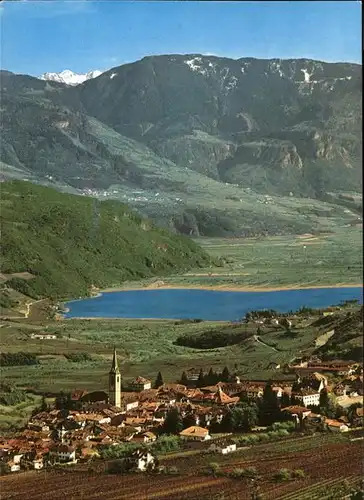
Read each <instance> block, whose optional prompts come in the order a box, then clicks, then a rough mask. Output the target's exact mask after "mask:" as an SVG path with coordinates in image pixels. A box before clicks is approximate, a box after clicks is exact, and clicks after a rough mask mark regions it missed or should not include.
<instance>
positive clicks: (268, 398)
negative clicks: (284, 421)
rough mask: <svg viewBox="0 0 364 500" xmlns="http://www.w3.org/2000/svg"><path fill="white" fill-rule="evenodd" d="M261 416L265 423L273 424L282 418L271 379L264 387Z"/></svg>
mask: <svg viewBox="0 0 364 500" xmlns="http://www.w3.org/2000/svg"><path fill="white" fill-rule="evenodd" d="M260 416H261V419H262V423H263V424H264V425H271V424H272V423H273V422H276V421H277V420H280V418H281V412H280V409H279V404H278V398H277V394H276V393H275V391H273V386H272V382H271V381H268V382H267V384H266V386H265V387H264V391H263V399H262V402H261V412H260Z"/></svg>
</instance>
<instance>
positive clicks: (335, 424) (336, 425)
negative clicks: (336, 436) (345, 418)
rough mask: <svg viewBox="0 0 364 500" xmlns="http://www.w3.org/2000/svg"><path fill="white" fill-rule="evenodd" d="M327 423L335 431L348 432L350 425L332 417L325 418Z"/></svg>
mask: <svg viewBox="0 0 364 500" xmlns="http://www.w3.org/2000/svg"><path fill="white" fill-rule="evenodd" d="M325 424H326V425H327V427H328V428H329V429H330V431H333V432H348V430H349V427H348V426H347V425H345V424H343V423H342V422H339V421H338V420H332V419H331V418H327V419H326V420H325Z"/></svg>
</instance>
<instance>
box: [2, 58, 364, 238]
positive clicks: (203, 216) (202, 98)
mask: <svg viewBox="0 0 364 500" xmlns="http://www.w3.org/2000/svg"><path fill="white" fill-rule="evenodd" d="M54 80H55V78H45V76H44V75H42V79H37V78H34V77H31V76H28V75H15V74H13V73H10V72H7V71H2V72H1V89H2V99H1V108H2V120H1V124H0V131H1V134H2V138H3V140H2V143H1V147H0V160H1V162H2V163H1V177H2V179H3V180H4V179H13V178H16V179H26V180H30V181H32V182H35V183H41V184H45V185H51V186H54V187H56V188H57V189H59V190H62V191H68V192H71V193H76V194H87V195H91V196H95V197H98V198H100V199H108V198H113V199H118V200H122V201H124V202H126V203H128V204H129V205H130V206H132V207H134V208H136V209H137V210H138V211H139V212H140V213H141V214H143V215H146V216H149V217H151V218H152V219H154V220H155V221H157V223H158V224H160V225H164V226H165V227H168V228H170V229H172V230H173V231H177V232H182V233H186V234H191V235H197V236H198V235H205V236H217V235H235V236H249V235H254V234H284V233H292V232H295V233H297V232H298V233H299V232H314V231H330V230H332V229H333V228H334V227H336V226H338V225H345V224H350V223H353V221H356V222H358V221H359V222H360V214H361V194H360V193H361V161H362V140H361V130H362V118H361V115H362V108H361V96H362V93H361V92H362V91H361V87H362V76H361V66H360V65H358V64H352V63H325V62H320V61H314V60H310V59H290V60H281V59H270V60H263V59H254V58H242V59H237V60H236V59H228V58H221V57H215V56H203V55H199V54H192V55H191V54H189V55H166V56H150V57H145V58H144V59H142V60H140V61H137V62H135V63H131V64H125V65H122V66H119V67H116V68H112V69H110V70H108V71H105V72H103V73H102V74H100V75H99V76H96V77H90V78H88V79H86V80H85V81H84V82H82V83H80V84H77V85H69V82H68V84H67V85H66V84H65V83H64V82H61V81H54Z"/></svg>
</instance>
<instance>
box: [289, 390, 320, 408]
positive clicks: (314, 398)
mask: <svg viewBox="0 0 364 500" xmlns="http://www.w3.org/2000/svg"><path fill="white" fill-rule="evenodd" d="M292 396H294V398H295V399H297V400H298V401H301V402H302V403H303V405H304V406H306V407H307V406H318V405H319V404H320V393H319V392H317V391H314V390H312V389H302V390H301V391H299V392H295V393H292Z"/></svg>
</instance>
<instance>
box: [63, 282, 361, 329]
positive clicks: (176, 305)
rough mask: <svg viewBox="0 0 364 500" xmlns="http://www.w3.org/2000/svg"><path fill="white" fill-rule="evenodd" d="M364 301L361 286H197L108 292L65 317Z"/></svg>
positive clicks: (192, 313)
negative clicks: (278, 288)
mask: <svg viewBox="0 0 364 500" xmlns="http://www.w3.org/2000/svg"><path fill="white" fill-rule="evenodd" d="M353 299H356V300H358V301H359V302H360V303H361V304H362V303H363V289H362V288H317V289H314V288H308V289H304V290H281V291H273V292H221V291H213V290H197V289H164V290H131V291H129V290H128V291H122V292H105V293H103V294H101V295H100V296H98V297H95V298H89V299H82V300H74V301H71V302H67V303H66V307H67V308H68V309H69V311H68V312H67V313H66V314H65V317H66V318H145V319H147V318H148V319H156V318H164V319H197V318H198V319H203V320H220V321H235V320H238V319H241V318H243V317H244V316H245V314H246V313H247V312H249V311H252V310H261V309H275V310H276V311H279V312H288V311H291V310H292V311H295V310H297V309H299V308H300V307H303V306H306V307H312V308H323V307H328V306H331V305H337V304H339V303H340V302H342V301H345V300H353Z"/></svg>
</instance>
